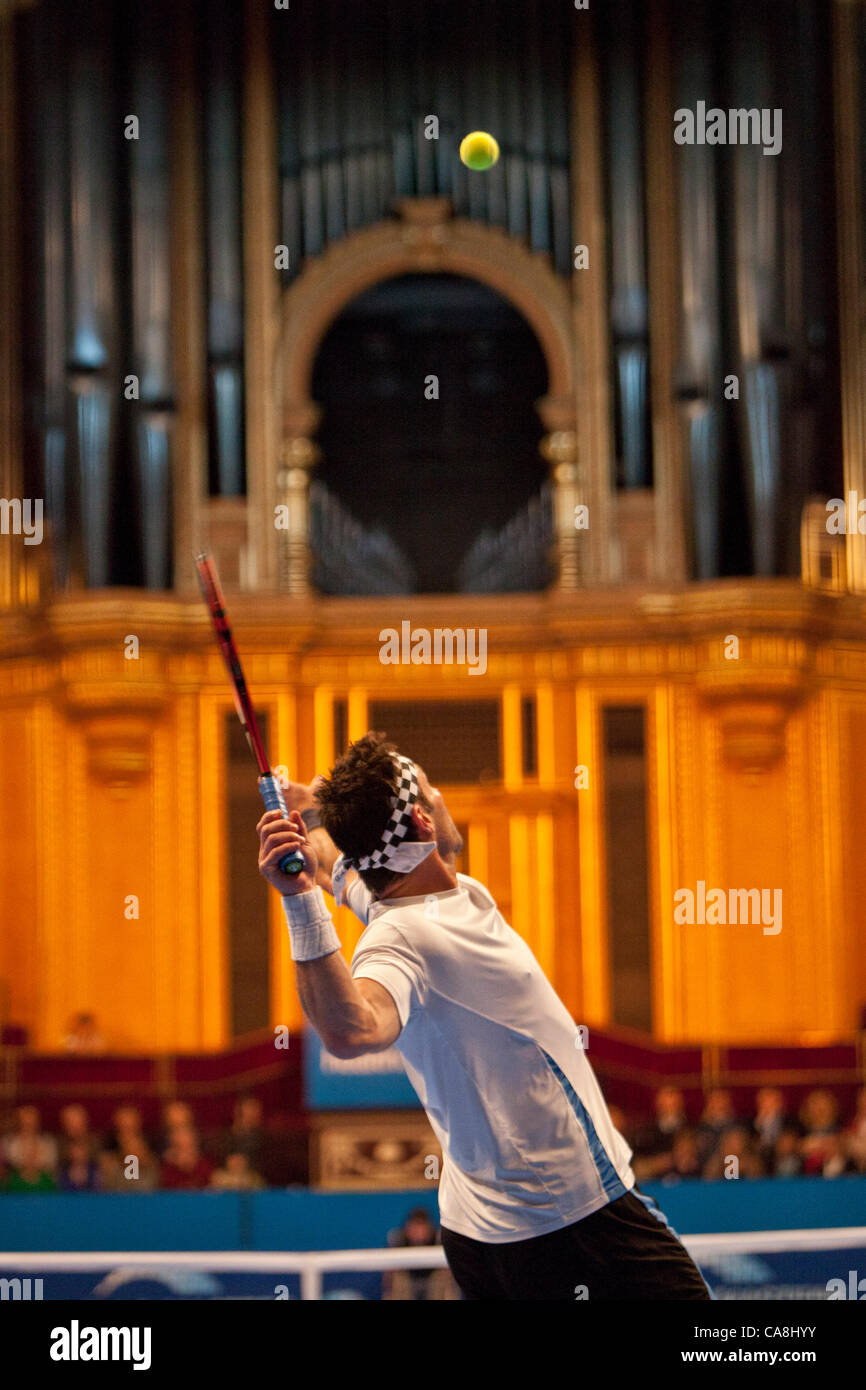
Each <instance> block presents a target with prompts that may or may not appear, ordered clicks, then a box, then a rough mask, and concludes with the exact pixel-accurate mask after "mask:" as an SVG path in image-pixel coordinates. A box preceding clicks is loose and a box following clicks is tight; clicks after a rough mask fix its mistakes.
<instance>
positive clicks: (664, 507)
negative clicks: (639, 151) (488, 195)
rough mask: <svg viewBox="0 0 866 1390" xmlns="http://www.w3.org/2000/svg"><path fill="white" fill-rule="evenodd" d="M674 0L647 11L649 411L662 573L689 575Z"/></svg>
mask: <svg viewBox="0 0 866 1390" xmlns="http://www.w3.org/2000/svg"><path fill="white" fill-rule="evenodd" d="M673 109H674V100H673V92H672V79H671V60H670V17H669V5H668V4H667V0H651V3H650V7H649V12H648V15H647V63H646V147H647V174H646V179H647V185H646V202H647V275H648V279H649V331H650V393H649V395H650V411H651V421H652V440H653V499H654V505H655V577H656V578H657V579H661V580H664V581H666V582H667V583H669V584H670V583H672V584H676V583H681V582H682V581H683V580H684V579H685V578H686V555H685V510H684V502H683V452H682V436H681V431H680V423H679V419H678V414H677V406H676V402H675V401H674V395H673V381H674V372H675V370H676V363H677V351H678V349H677V322H678V317H679V309H678V300H677V256H678V247H677V214H676V178H675V175H674V143H673V137H672V115H671V113H672V111H673Z"/></svg>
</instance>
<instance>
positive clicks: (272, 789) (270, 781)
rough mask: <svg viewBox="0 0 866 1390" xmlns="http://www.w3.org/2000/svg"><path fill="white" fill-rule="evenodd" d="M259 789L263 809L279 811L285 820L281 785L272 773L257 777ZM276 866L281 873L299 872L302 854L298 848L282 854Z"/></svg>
mask: <svg viewBox="0 0 866 1390" xmlns="http://www.w3.org/2000/svg"><path fill="white" fill-rule="evenodd" d="M259 791H260V792H261V794H262V801H263V802H264V803H265V809H266V810H267V811H279V812H281V814H282V815H283V816H285V818H286V820H288V818H289V813H288V810H287V808H286V803H285V801H284V800H283V791H282V787H281V786H280V784H279V782H278V781H277V779H276V777H275V776H274V774H273V773H271V774H270V775H269V776H268V777H260V778H259ZM278 868H279V870H280V873H281V874H289V875H292V876H293V875H294V874H299V873H301V872H302V871H303V868H304V856H303V855H302V854H301V852H300V850H297V849H294V850H292V852H291V854H285V855H283V858H282V859H281V860H280V862H279V865H278Z"/></svg>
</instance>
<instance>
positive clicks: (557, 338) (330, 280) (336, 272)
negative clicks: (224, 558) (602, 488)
mask: <svg viewBox="0 0 866 1390" xmlns="http://www.w3.org/2000/svg"><path fill="white" fill-rule="evenodd" d="M398 213H399V215H398V216H395V217H394V218H391V219H389V220H388V221H386V222H382V223H379V224H378V225H377V226H375V227H372V228H367V229H365V230H363V231H360V232H357V233H355V234H353V235H352V236H349V237H347V238H346V239H345V240H344V241H343V242H340V243H339V244H338V245H336V246H334V247H332V248H331V249H329V250H328V251H327V252H326V253H325V254H324V255H322V256H320V257H318V258H316V260H315V261H313V262H311V263H310V265H308V266H307V267H305V269H304V270H303V271H302V272H301V274H300V275H299V276H298V279H297V280H296V281H295V283H294V284H293V285H292V286H291V288H290V289H289V290H287V291H286V293H285V295H284V297H283V303H282V310H281V319H280V333H279V340H278V343H277V350H276V374H277V381H276V386H277V395H278V402H279V410H280V419H281V436H282V438H281V453H280V460H281V465H282V466H281V469H280V472H279V474H278V477H277V480H276V481H277V497H276V500H277V502H280V503H283V504H285V506H286V508H287V514H288V517H289V526H288V531H287V532H283V533H282V535H281V554H280V582H281V585H282V587H284V588H285V589H288V590H289V591H290V592H294V593H304V592H306V591H307V590H308V588H309V585H310V556H309V548H308V544H307V535H308V527H309V480H310V475H311V473H312V471H313V468H314V466H315V464H316V463H317V461H318V460H319V458H320V455H321V450H320V447H319V442H318V438H317V431H318V429H319V426H320V422H321V409H320V407H319V404H318V403H317V401H316V399H315V391H314V389H313V376H314V370H315V364H316V360H317V357H318V355H319V350H320V348H321V346H322V344H323V342H324V340H325V338H326V335H327V334H328V332H329V330H330V329H331V326H332V325H333V324H334V323H335V321H336V320H337V319H338V318H339V317H340V315H341V314H342V313H343V312H344V311H345V310H346V309H347V306H349V305H350V304H352V303H353V302H354V301H357V300H358V299H359V297H360V296H362V295H363V294H364V292H365V291H368V290H369V289H370V288H371V287H372V286H375V285H378V284H381V283H383V282H388V281H395V280H398V279H399V278H400V277H403V276H413V275H415V276H417V275H419V274H420V275H438V276H450V277H462V278H463V279H465V280H467V281H470V282H474V283H475V284H476V285H480V286H486V287H487V289H488V290H490V291H493V292H494V294H495V295H498V296H500V297H501V298H502V299H503V300H505V301H506V302H507V304H509V305H510V306H511V309H512V310H513V311H514V312H515V313H516V314H517V315H519V316H520V317H521V318H522V319H523V320H524V321H525V323H526V324H527V325H528V328H529V329H530V330H531V332H532V334H533V335H534V337H535V339H536V340H537V343H538V345H539V348H540V351H541V354H542V355H543V359H544V364H545V368H546V374H547V392H546V394H545V395H543V396H542V397H541V399H539V400H537V401H536V402H535V407H536V409H537V412H538V417H539V419H540V421H541V425H542V426H543V427H544V430H545V434H544V437H543V438H542V439H541V441H540V444H539V448H540V452H541V455H542V457H543V458H544V459H545V460H546V461H547V463H548V464H549V465H551V468H552V478H553V482H554V487H555V489H556V492H557V497H556V502H555V514H556V516H557V526H558V536H557V542H558V545H557V549H558V568H559V574H560V579H561V580H562V579H563V576H564V577H565V578H566V581H567V582H570V581H572V580H573V579H574V576H575V574H576V568H577V561H576V548H575V546H574V535H573V530H572V533H571V535H569V528H568V527H566V526H565V525H564V520H568V519H569V517H570V515H571V512H572V510H573V508H572V502H573V501H576V500H577V461H576V428H575V363H574V349H573V333H572V331H571V312H572V311H571V301H570V296H569V292H568V287H567V285H566V283H565V282H564V281H563V280H561V279H560V277H558V276H557V275H556V274H555V273H554V271H553V270H552V269H551V268H550V265H549V262H548V258H547V257H546V256H545V255H543V254H536V253H532V252H530V251H528V250H527V249H526V246H525V245H524V244H523V243H521V242H520V241H517V240H516V239H514V238H512V237H509V236H507V235H506V234H505V233H503V232H501V231H499V230H497V229H495V228H490V227H486V226H482V225H480V224H477V223H473V222H470V221H466V220H463V219H454V218H452V217H451V216H450V209H449V204H448V202H447V200H446V199H441V198H430V199H404V200H402V202H401V203H400V204H399V207H398ZM431 371H432V372H434V373H435V367H431ZM421 389H423V387H422V388H421ZM440 403H441V402H440ZM429 404H430V406H431V409H435V405H434V404H433V403H432V402H430V403H429Z"/></svg>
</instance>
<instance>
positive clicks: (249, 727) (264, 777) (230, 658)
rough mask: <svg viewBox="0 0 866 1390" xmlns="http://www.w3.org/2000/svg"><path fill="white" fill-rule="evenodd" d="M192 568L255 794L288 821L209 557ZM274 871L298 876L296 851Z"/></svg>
mask: <svg viewBox="0 0 866 1390" xmlns="http://www.w3.org/2000/svg"><path fill="white" fill-rule="evenodd" d="M195 567H196V569H197V570H198V577H199V583H200V584H201V591H202V596H203V598H204V601H205V603H206V604H207V608H208V612H209V613H210V616H211V621H212V623H213V628H214V632H215V633H216V639H217V643H218V645H219V649H220V651H221V652H222V657H223V660H224V662H225V664H226V666H227V668H228V673H229V677H230V679H231V683H232V693H233V695H234V701H235V709H236V710H237V712H238V718H239V719H240V721H241V728H242V729H243V731H244V733H245V734H246V737H247V743H248V744H249V746H250V752H251V753H252V755H253V757H254V758H255V760H256V765H257V767H258V769H259V791H260V792H261V794H262V801H263V802H264V803H265V807H266V809H267V810H268V811H280V812H282V814H283V815H284V816H285V817H286V819H287V820H288V815H289V813H288V810H287V808H286V803H285V801H284V799H283V792H282V788H281V787H280V784H279V781H278V780H277V778H276V777H275V776H274V774H273V771H272V770H271V765H270V763H269V762H268V759H267V756H266V754H265V748H264V744H263V743H262V736H261V734H260V733H259V726H258V722H257V720H256V712H255V710H254V709H253V705H252V701H251V700H250V696H249V691H248V690H247V683H246V681H245V680H244V672H243V667H242V666H241V660H240V657H239V656H238V649H237V647H236V646H235V640H234V638H233V637H232V631H231V628H230V627H229V625H228V619H227V617H226V607H225V602H224V600H223V595H222V590H221V588H220V584H219V579H218V578H217V572H216V565H215V564H214V562H213V560H212V559H211V558H210V556H209V555H206V554H202V555H197V556H196V557H195ZM278 867H279V870H280V873H282V874H289V875H294V874H299V873H300V872H301V870H302V869H303V867H304V856H303V855H302V854H301V853H300V851H299V850H292V852H291V854H285V855H283V858H282V859H281V860H280V862H279V866H278Z"/></svg>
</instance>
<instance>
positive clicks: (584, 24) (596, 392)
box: [556, 13, 614, 587]
mask: <svg viewBox="0 0 866 1390" xmlns="http://www.w3.org/2000/svg"><path fill="white" fill-rule="evenodd" d="M579 19H580V22H579V23H578V25H577V27H576V32H577V40H576V46H575V54H574V80H573V90H574V100H573V103H572V109H573V113H574V115H573V119H572V129H571V149H572V184H573V189H574V192H573V211H572V234H573V237H574V241H575V244H576V245H582V246H586V248H587V250H588V253H589V264H588V266H587V267H586V268H585V269H577V268H575V269H574V270H573V271H572V289H573V300H574V306H573V325H574V340H575V350H576V360H577V373H576V375H577V381H576V392H575V401H574V411H575V412H576V418H577V425H576V429H577V434H578V440H579V447H580V459H581V464H580V468H578V460H577V447H578V441H577V440H576V441H575V444H574V446H570V445H569V446H566V445H565V443H564V442H562V443H561V444H558V445H557V446H556V447H557V448H558V449H559V448H562V449H563V451H565V450H566V448H567V457H562V458H561V459H560V460H559V461H558V465H557V466H559V465H562V475H561V478H562V486H563V488H566V489H567V488H568V487H570V486H572V485H575V486H576V485H578V484H580V485H581V487H582V490H583V492H584V494H585V495H584V496H582V497H581V499H580V500H581V501H585V502H586V505H587V506H588V507H589V528H588V530H587V531H586V532H585V533H583V534H584V539H585V540H586V542H587V545H586V547H585V549H586V558H585V561H584V562H583V564H582V565H581V567H580V573H581V582H582V583H583V584H592V583H604V582H605V581H606V580H608V579H610V577H611V574H612V569H613V563H612V555H611V524H612V523H611V510H612V506H613V501H614V480H613V477H612V466H611V465H612V460H613V439H612V437H611V404H610V368H609V356H608V354H609V346H610V322H609V318H608V295H607V273H606V268H605V248H606V245H607V241H606V237H607V228H606V225H605V217H604V197H603V178H602V160H601V108H600V98H599V83H598V58H597V53H596V46H595V41H594V36H593V29H592V17H591V15H590V14H589V13H587V14H586V15H581V16H580V17H579ZM578 403H579V404H578ZM572 469H573V470H574V472H573V473H572V472H571V470H572ZM575 500H576V499H575ZM572 515H573V513H572ZM572 525H573V521H572ZM577 535H578V537H579V536H580V533H577ZM573 553H576V551H574V552H573ZM569 563H570V564H573V563H574V561H570V562H569ZM562 587H566V584H565V582H563V584H562Z"/></svg>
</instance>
